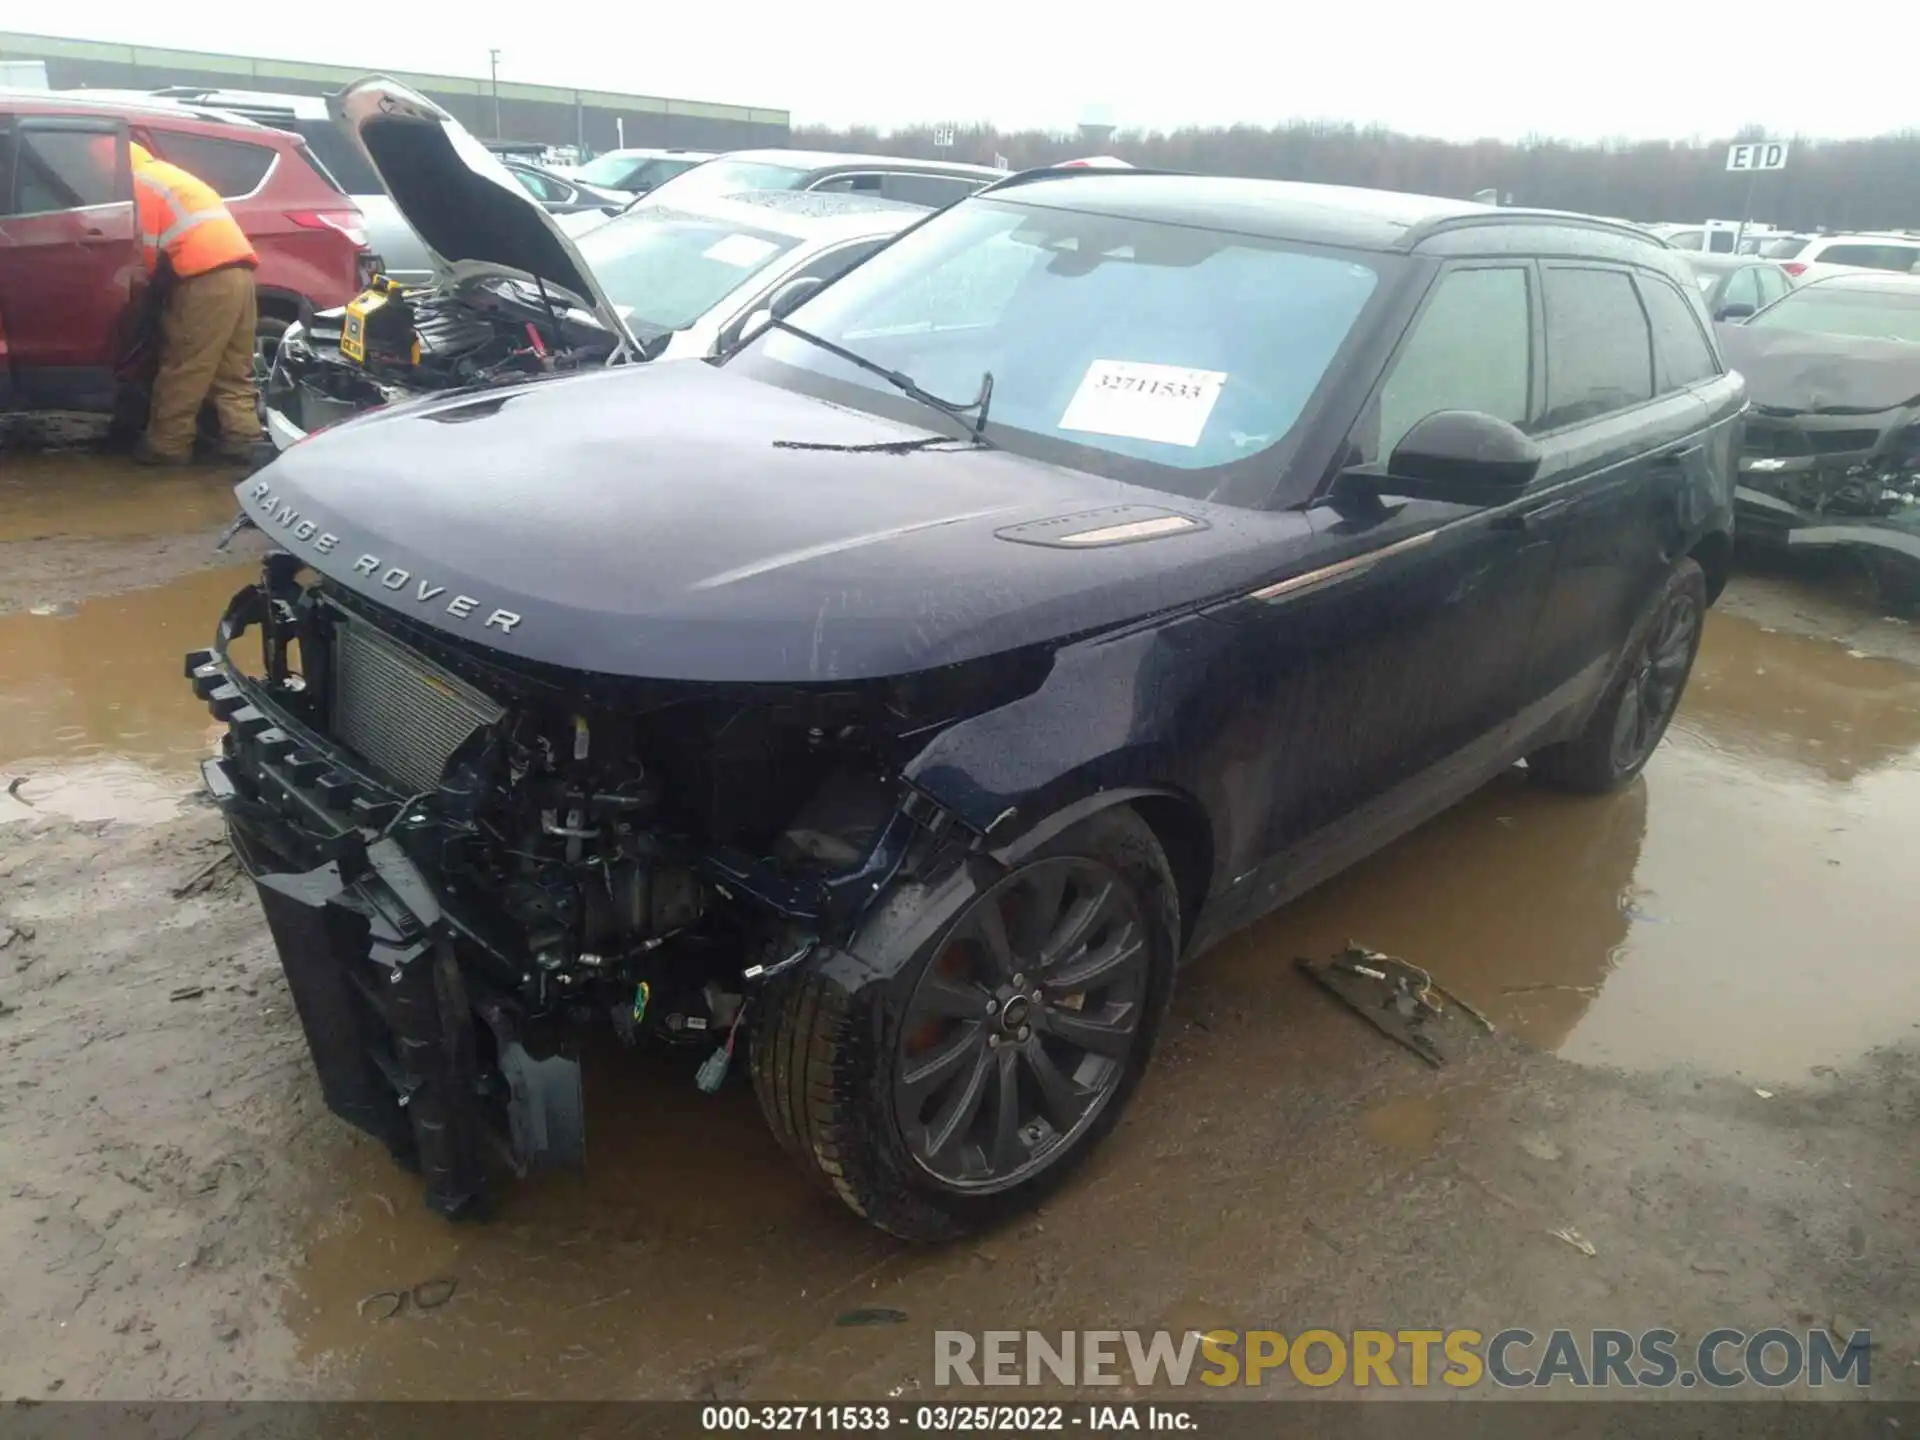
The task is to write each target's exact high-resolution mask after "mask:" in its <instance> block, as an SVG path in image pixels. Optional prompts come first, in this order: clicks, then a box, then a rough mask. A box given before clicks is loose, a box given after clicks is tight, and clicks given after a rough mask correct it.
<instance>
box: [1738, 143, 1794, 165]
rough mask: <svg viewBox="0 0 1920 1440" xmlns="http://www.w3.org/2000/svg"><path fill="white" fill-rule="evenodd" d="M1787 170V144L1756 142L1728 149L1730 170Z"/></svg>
mask: <svg viewBox="0 0 1920 1440" xmlns="http://www.w3.org/2000/svg"><path fill="white" fill-rule="evenodd" d="M1786 168H1787V142H1786V141H1784V140H1755V141H1752V142H1751V143H1749V144H1746V145H1729V146H1728V147H1727V169H1729V170H1745V171H1749V172H1751V171H1755V170H1784V169H1786Z"/></svg>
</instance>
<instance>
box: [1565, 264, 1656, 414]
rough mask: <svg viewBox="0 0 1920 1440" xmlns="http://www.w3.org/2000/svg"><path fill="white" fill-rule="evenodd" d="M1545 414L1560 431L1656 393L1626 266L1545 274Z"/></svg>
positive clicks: (1649, 347) (1643, 321)
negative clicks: (1567, 426)
mask: <svg viewBox="0 0 1920 1440" xmlns="http://www.w3.org/2000/svg"><path fill="white" fill-rule="evenodd" d="M1546 287H1547V293H1546V299H1547V413H1546V415H1544V416H1543V417H1542V418H1541V422H1540V424H1541V428H1542V429H1546V430H1552V429H1556V428H1557V427H1559V426H1561V425H1572V424H1575V423H1576V422H1578V421H1581V420H1591V419H1593V418H1594V417H1596V416H1599V415H1610V414H1612V413H1613V412H1614V411H1616V410H1624V409H1626V408H1627V407H1628V406H1630V405H1638V404H1639V403H1640V402H1641V401H1643V400H1649V399H1651V398H1652V397H1653V341H1652V337H1651V335H1650V334H1649V333H1648V330H1647V317H1646V314H1645V312H1644V311H1642V310H1641V308H1640V300H1639V297H1638V296H1636V295H1635V294H1634V291H1633V281H1632V280H1631V279H1629V278H1628V276H1627V274H1626V272H1625V271H1622V270H1575V269H1561V268H1557V267H1556V268H1551V269H1549V270H1548V271H1547V278H1546Z"/></svg>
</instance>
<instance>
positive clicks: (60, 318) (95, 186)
mask: <svg viewBox="0 0 1920 1440" xmlns="http://www.w3.org/2000/svg"><path fill="white" fill-rule="evenodd" d="M102 137H111V139H112V141H113V145H112V146H111V147H109V146H107V145H105V144H103V143H102ZM129 140H134V141H138V142H139V143H140V144H142V145H144V146H146V148H147V149H148V150H150V151H152V152H153V153H154V154H155V155H157V156H159V157H160V158H162V159H165V160H170V161H172V162H173V163H174V164H176V165H178V166H180V167H181V168H182V169H184V170H187V171H190V172H191V173H193V174H194V175H197V176H199V177H200V178H201V179H202V180H204V181H206V183H207V184H209V185H211V186H212V187H213V188H214V189H216V190H218V191H219V192H220V194H221V196H222V197H224V198H225V200H226V203H227V207H228V209H230V210H231V211H232V212H233V217H234V219H236V220H238V221H239V222H240V227H241V228H242V229H243V230H245V231H246V233H247V238H248V239H250V240H251V241H252V242H253V247H254V250H255V251H256V252H257V253H258V254H259V257H260V268H259V270H258V271H257V272H256V274H255V281H256V283H257V284H258V286H259V296H260V347H261V359H262V361H263V362H264V361H265V360H267V359H269V358H270V356H271V350H272V347H273V345H274V344H276V343H277V342H278V339H279V336H280V332H281V331H282V330H284V329H285V328H286V326H287V324H288V323H289V322H291V321H292V320H294V319H296V318H298V316H299V314H300V306H301V303H302V302H303V301H305V302H309V303H311V304H312V305H313V306H314V307H315V308H316V309H327V308H330V307H332V306H335V305H343V304H345V303H346V302H347V301H348V300H351V299H352V298H353V296H354V295H355V294H356V293H357V292H358V291H359V290H360V289H361V287H362V285H363V284H364V282H365V281H366V279H367V273H366V271H367V265H366V257H367V248H366V235H365V232H364V231H363V230H362V228H361V220H360V212H359V210H358V208H357V207H356V206H355V205H354V203H353V201H352V200H351V199H350V198H349V197H348V196H347V195H346V194H345V193H344V192H343V191H342V190H341V189H340V187H339V186H338V185H337V184H335V183H334V180H333V177H332V176H330V175H329V174H327V172H326V170H325V169H324V168H323V167H322V166H321V165H320V164H319V163H318V162H317V161H316V160H314V159H313V157H312V156H311V155H309V154H308V152H307V147H306V142H305V141H303V140H302V139H301V138H300V137H299V136H297V135H292V134H288V133H287V132H285V131H281V130H273V129H269V128H267V127H265V126H262V125H256V124H254V123H252V122H251V121H247V120H242V119H240V118H239V117H232V118H211V117H209V116H208V115H207V114H206V113H205V112H200V113H194V112H190V111H187V110H185V109H183V108H180V107H175V106H169V105H167V104H165V103H164V102H153V101H148V102H146V103H139V102H131V101H123V100H120V99H117V98H116V99H105V98H100V97H93V96H79V95H65V94H57V93H50V92H45V91H37V92H18V91H15V92H9V91H0V434H4V433H5V432H6V430H7V429H8V428H9V421H10V420H13V421H18V420H19V419H20V418H21V417H22V416H24V415H34V416H40V417H45V416H48V415H49V413H50V412H51V413H53V414H59V413H62V412H64V413H65V414H67V415H72V414H74V413H75V412H79V413H80V414H85V415H92V416H101V415H115V414H118V415H119V416H120V417H121V418H122V420H123V421H124V420H126V419H127V418H128V417H129V415H130V414H132V413H134V412H133V411H130V410H129V409H128V408H126V407H127V406H128V401H129V393H130V392H131V393H132V395H133V396H134V397H135V398H136V400H137V398H138V395H139V392H140V390H141V389H142V388H143V386H142V384H141V381H142V375H141V370H142V368H143V366H142V357H141V353H140V352H141V350H142V347H141V346H140V345H139V343H138V341H139V338H140V336H141V334H142V329H143V327H142V321H143V318H144V316H145V311H146V305H145V300H146V287H145V274H144V272H143V270H142V267H141V263H140V251H139V246H138V244H137V243H136V238H135V237H136V231H137V228H138V227H137V225H136V224H135V219H134V207H133V182H132V172H131V171H130V169H129V168H128V160H127V142H128V141H129ZM109 149H111V153H112V154H113V155H114V157H115V158H114V161H113V165H112V169H111V171H109V170H108V169H107V168H106V165H105V160H106V155H107V154H108V153H109ZM137 408H138V409H139V410H144V404H143V403H141V404H139V405H138V406H137Z"/></svg>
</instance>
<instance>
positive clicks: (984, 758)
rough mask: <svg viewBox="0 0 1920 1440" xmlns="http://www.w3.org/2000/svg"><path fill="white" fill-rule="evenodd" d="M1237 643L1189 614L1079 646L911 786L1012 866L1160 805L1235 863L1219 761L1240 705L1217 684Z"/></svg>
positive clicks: (909, 771)
mask: <svg viewBox="0 0 1920 1440" xmlns="http://www.w3.org/2000/svg"><path fill="white" fill-rule="evenodd" d="M1234 640H1235V636H1234V635H1233V633H1232V627H1229V626H1223V625H1217V624H1213V623H1211V622H1208V621H1206V620H1204V619H1201V618H1200V617H1197V616H1188V617H1183V618H1179V619H1175V620H1172V621H1168V622H1165V623H1162V624H1159V625H1155V626H1153V627H1151V628H1142V629H1137V630H1133V631H1130V632H1127V633H1124V634H1121V635H1117V636H1107V637H1102V638H1100V639H1098V640H1092V641H1088V642H1085V643H1084V644H1080V645H1072V646H1068V647H1066V648H1065V649H1063V650H1061V651H1060V652H1059V654H1058V655H1057V656H1056V657H1055V659H1054V665H1053V669H1052V671H1051V673H1050V674H1049V675H1048V677H1047V680H1046V683H1045V684H1043V685H1042V686H1041V687H1040V688H1039V689H1038V690H1036V691H1034V692H1033V693H1032V694H1030V695H1027V696H1025V697H1023V698H1021V699H1019V700H1016V701H1013V702H1012V703H1010V704H1007V705H1003V706H1001V707H999V708H998V709H995V710H989V711H987V712H986V713H984V714H981V715H977V716H974V717H973V718H971V719H968V720H964V721H961V722H960V723H959V724H957V725H952V726H949V727H948V728H947V729H945V730H943V731H941V732H940V734H939V735H937V736H936V737H934V739H933V740H932V741H930V742H929V743H928V745H927V747H926V748H925V749H924V750H922V751H921V752H920V754H919V755H917V756H916V757H915V758H914V759H913V760H912V761H910V762H909V763H908V765H907V766H906V769H905V778H906V779H907V781H908V782H909V783H910V784H912V785H913V786H914V787H915V788H916V789H918V790H920V791H922V792H923V793H925V794H926V795H927V796H928V797H929V798H930V799H932V800H934V801H936V802H937V803H939V804H940V805H941V806H942V807H943V808H944V809H946V810H948V811H950V812H952V813H953V814H954V815H955V816H956V817H958V819H959V820H960V821H961V822H962V823H963V824H965V825H966V826H967V827H968V828H969V829H971V830H973V831H975V832H976V833H977V834H979V835H981V836H983V837H984V841H985V846H984V848H985V849H986V850H987V852H988V853H989V854H990V855H992V856H993V857H994V859H995V860H996V861H998V862H1000V863H1002V864H1010V863H1013V862H1015V861H1017V860H1019V859H1020V858H1021V857H1022V856H1024V855H1026V854H1028V853H1030V852H1031V851H1032V850H1034V849H1035V848H1037V847H1038V846H1040V845H1042V844H1045V843H1046V841H1048V840H1049V839H1051V838H1052V837H1053V836H1055V835H1057V834H1059V833H1060V832H1061V831H1062V830H1064V829H1065V828H1067V827H1068V826H1070V825H1073V824H1076V823H1078V822H1079V821H1081V820H1083V819H1085V818H1087V817H1088V816H1089V815H1092V814H1094V813H1096V812H1098V811H1100V810H1102V809H1105V808H1107V807H1109V806H1112V805H1116V804H1121V803H1125V802H1127V801H1130V800H1137V799H1143V798H1147V797H1165V798H1169V799H1172V800H1176V801H1178V802H1180V803H1182V804H1184V805H1188V806H1191V807H1193V808H1194V809H1195V810H1196V811H1198V812H1199V813H1200V814H1201V815H1203V816H1205V817H1206V824H1207V827H1208V829H1209V830H1210V831H1211V832H1213V833H1212V844H1211V845H1210V847H1209V849H1210V853H1211V854H1212V855H1213V856H1222V855H1225V854H1229V853H1231V850H1230V848H1229V847H1230V841H1231V837H1229V836H1225V835H1223V834H1221V833H1220V831H1221V829H1222V827H1223V825H1224V824H1225V823H1226V822H1225V820H1224V817H1226V816H1227V815H1228V814H1229V812H1230V806H1229V805H1228V803H1227V802H1228V797H1227V796H1226V795H1225V794H1224V793H1223V791H1222V789H1221V784H1220V779H1219V770H1220V767H1219V766H1217V765H1215V764H1213V763H1212V762H1211V758H1210V757H1212V756H1213V754H1214V752H1215V750H1216V748H1217V744H1218V740H1219V736H1220V734H1221V733H1222V731H1223V729H1224V725H1225V721H1226V719H1227V716H1226V715H1225V714H1224V713H1219V712H1220V709H1221V707H1224V706H1225V704H1226V703H1227V702H1228V699H1229V697H1227V696H1225V695H1223V694H1217V693H1216V692H1217V691H1218V690H1219V689H1220V687H1219V686H1218V685H1216V684H1210V683H1209V680H1210V678H1211V677H1215V676H1218V675H1219V674H1221V673H1222V671H1221V669H1220V667H1221V666H1223V665H1225V664H1226V663H1227V662H1228V661H1229V660H1230V658H1231V657H1230V654H1229V649H1230V647H1231V645H1232V644H1233V643H1234ZM1212 878H1213V877H1211V876H1209V877H1208V882H1209V883H1208V885H1207V889H1208V890H1209V891H1210V890H1211V889H1212V884H1211V881H1212Z"/></svg>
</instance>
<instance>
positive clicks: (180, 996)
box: [167, 985, 207, 1000]
mask: <svg viewBox="0 0 1920 1440" xmlns="http://www.w3.org/2000/svg"><path fill="white" fill-rule="evenodd" d="M206 993H207V987H206V986H204V985H182V986H181V987H180V988H179V989H177V990H169V991H168V992H167V999H169V1000H198V999H199V998H200V997H201V996H202V995H204V994H206Z"/></svg>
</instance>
